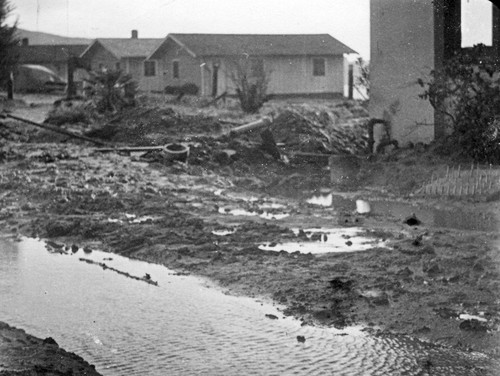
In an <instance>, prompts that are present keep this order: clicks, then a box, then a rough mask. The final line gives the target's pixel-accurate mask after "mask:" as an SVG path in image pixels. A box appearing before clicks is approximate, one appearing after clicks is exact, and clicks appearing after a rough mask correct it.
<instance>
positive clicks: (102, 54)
mask: <svg viewBox="0 0 500 376" xmlns="http://www.w3.org/2000/svg"><path fill="white" fill-rule="evenodd" d="M93 49H94V50H93V51H89V53H88V55H87V59H88V61H89V64H90V69H91V70H93V71H99V69H100V68H101V67H102V68H107V69H116V64H117V63H120V66H121V68H123V66H122V65H123V62H120V60H118V59H117V58H116V57H115V56H114V55H113V54H112V53H111V52H109V51H108V50H106V49H105V48H103V47H102V46H101V45H96V46H94V47H93Z"/></svg>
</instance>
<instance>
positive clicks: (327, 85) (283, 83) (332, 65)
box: [264, 56, 344, 94]
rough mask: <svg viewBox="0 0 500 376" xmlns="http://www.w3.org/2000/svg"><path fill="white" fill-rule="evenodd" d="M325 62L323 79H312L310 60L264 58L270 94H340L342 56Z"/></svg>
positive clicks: (302, 57)
mask: <svg viewBox="0 0 500 376" xmlns="http://www.w3.org/2000/svg"><path fill="white" fill-rule="evenodd" d="M314 57H321V56H314ZM324 59H325V75H324V76H314V75H313V57H309V56H294V57H279V56H277V57H267V58H266V59H265V60H264V69H265V70H266V72H268V74H269V76H270V81H269V84H268V92H269V94H303V93H308V94H317V93H342V92H343V91H344V58H343V56H336V57H332V56H327V57H324Z"/></svg>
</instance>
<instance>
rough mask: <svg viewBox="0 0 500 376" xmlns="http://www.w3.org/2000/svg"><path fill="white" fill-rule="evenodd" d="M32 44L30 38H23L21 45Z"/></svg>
mask: <svg viewBox="0 0 500 376" xmlns="http://www.w3.org/2000/svg"><path fill="white" fill-rule="evenodd" d="M29 44H30V40H29V39H28V38H23V39H21V46H27V45H29Z"/></svg>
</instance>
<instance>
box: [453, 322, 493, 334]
mask: <svg viewBox="0 0 500 376" xmlns="http://www.w3.org/2000/svg"><path fill="white" fill-rule="evenodd" d="M459 328H460V329H461V330H466V331H470V332H486V331H487V330H488V328H487V327H486V325H484V324H483V323H481V322H479V321H478V320H465V321H462V322H461V323H460V326H459Z"/></svg>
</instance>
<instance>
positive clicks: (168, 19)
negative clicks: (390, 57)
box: [10, 0, 370, 58]
mask: <svg viewBox="0 0 500 376" xmlns="http://www.w3.org/2000/svg"><path fill="white" fill-rule="evenodd" d="M10 2H11V5H12V6H13V7H14V10H13V12H12V16H14V17H18V19H19V27H21V28H23V29H27V30H32V31H43V32H47V33H52V34H58V35H63V36H73V37H84V38H97V37H117V38H127V37H129V36H130V30H132V29H137V30H139V37H143V38H163V37H165V36H166V35H167V34H168V33H261V34H262V33H269V34H274V33H290V34H292V33H295V34H297V33H328V34H330V35H332V36H333V37H334V38H337V39H338V40H340V41H341V42H343V43H345V44H347V45H348V46H349V47H351V48H352V49H354V50H355V51H358V52H360V53H361V54H362V55H364V56H365V57H366V58H368V57H369V43H370V41H369V35H370V33H369V0H10Z"/></svg>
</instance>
